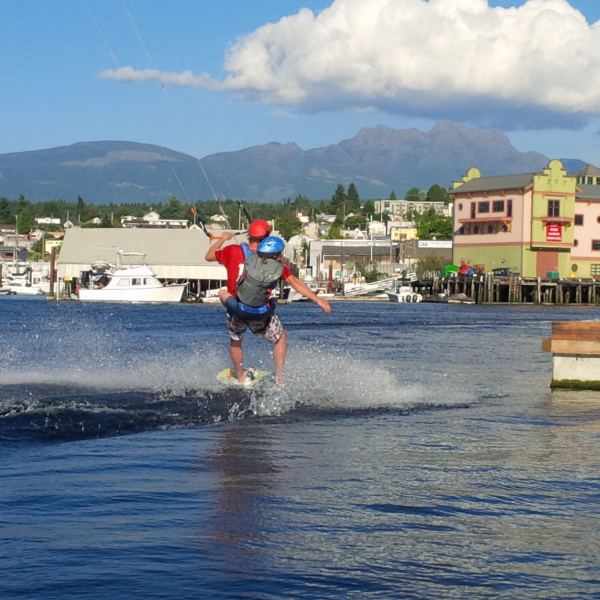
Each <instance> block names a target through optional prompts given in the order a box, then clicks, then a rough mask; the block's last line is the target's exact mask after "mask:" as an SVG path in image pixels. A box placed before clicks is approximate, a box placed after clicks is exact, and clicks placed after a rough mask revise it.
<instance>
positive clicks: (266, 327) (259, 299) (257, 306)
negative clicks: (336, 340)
mask: <svg viewBox="0 0 600 600" xmlns="http://www.w3.org/2000/svg"><path fill="white" fill-rule="evenodd" d="M265 224H266V226H267V227H266V228H265ZM270 230H271V228H270V226H269V225H268V223H266V221H262V220H258V221H253V222H252V223H250V228H249V230H248V235H249V243H248V244H247V250H246V249H245V248H243V247H242V246H243V245H241V244H240V245H237V244H236V245H231V246H226V247H225V248H223V249H222V250H221V246H222V244H223V243H224V242H225V241H227V240H230V239H231V238H232V237H233V233H232V232H222V233H221V234H220V235H219V236H218V237H217V236H214V238H213V239H215V242H214V243H213V244H212V245H211V246H210V248H209V249H208V251H207V253H206V255H205V259H206V260H207V261H209V262H210V261H217V262H219V264H222V265H223V266H224V267H225V268H226V269H227V288H226V289H221V290H220V292H219V297H220V298H221V301H222V302H223V304H224V306H225V308H226V309H227V319H226V324H227V330H228V332H229V339H230V345H229V354H230V356H231V362H232V364H233V374H234V376H235V378H236V380H237V382H238V383H239V384H240V385H248V384H249V383H251V379H250V378H249V377H248V376H247V375H246V373H245V371H244V351H243V348H242V339H243V335H244V333H245V331H246V329H250V331H252V333H254V334H255V335H260V336H262V337H264V338H265V339H266V340H267V341H269V342H271V343H272V344H273V361H274V370H275V379H276V381H277V382H278V383H279V384H283V383H284V375H283V373H284V368H285V359H286V354H287V333H286V331H285V329H284V327H283V325H282V323H281V321H280V319H279V317H278V316H277V315H276V314H275V307H276V304H275V302H273V301H272V300H271V298H270V296H271V292H272V290H273V289H274V288H275V287H276V286H277V284H278V283H279V281H280V280H283V281H285V282H286V283H287V284H288V285H290V286H291V287H292V288H293V289H294V290H296V291H297V292H298V293H300V294H302V295H303V296H305V297H306V298H307V299H309V300H311V301H313V302H314V303H315V304H317V305H318V306H319V307H320V308H321V309H322V310H323V311H324V312H326V313H327V314H330V313H331V306H330V304H329V302H328V300H327V299H326V298H321V297H320V296H318V295H317V294H315V293H314V292H313V291H312V290H311V289H310V288H309V287H308V286H307V285H306V284H305V283H304V282H303V281H302V280H300V279H298V277H296V276H295V275H292V274H291V272H290V270H289V269H288V268H287V267H286V266H285V265H283V264H282V263H281V257H282V252H283V250H284V249H285V242H284V241H283V240H282V239H281V238H278V237H275V236H269V233H270ZM265 232H266V234H265ZM260 234H263V236H262V238H261V237H260ZM211 238H212V236H211ZM230 248H233V249H232V250H230ZM236 248H237V249H236ZM241 257H245V258H244V260H240V258H241Z"/></svg>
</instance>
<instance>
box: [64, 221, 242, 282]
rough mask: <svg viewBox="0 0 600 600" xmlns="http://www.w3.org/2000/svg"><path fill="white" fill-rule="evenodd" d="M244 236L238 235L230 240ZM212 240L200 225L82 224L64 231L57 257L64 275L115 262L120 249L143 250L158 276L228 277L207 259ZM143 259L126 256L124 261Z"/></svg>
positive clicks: (145, 259) (144, 259)
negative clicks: (84, 225)
mask: <svg viewBox="0 0 600 600" xmlns="http://www.w3.org/2000/svg"><path fill="white" fill-rule="evenodd" d="M244 239H245V237H244V236H238V237H236V238H234V239H233V240H232V242H231V243H239V242H241V241H243V240H244ZM209 244H210V240H209V239H208V237H207V236H206V234H205V233H204V232H203V231H201V230H197V229H145V228H144V229H137V228H133V229H129V228H127V229H126V228H79V227H73V228H72V229H68V230H67V231H65V239H64V241H63V244H62V249H61V251H60V255H59V257H58V260H57V264H58V267H59V274H60V275H61V276H64V275H71V276H78V275H79V273H80V271H82V270H86V269H89V267H90V265H91V264H92V263H93V262H96V261H104V262H108V263H111V264H115V263H116V260H117V252H118V251H119V250H120V251H122V252H138V253H143V254H144V257H143V263H144V264H146V265H148V266H150V267H151V268H152V269H153V270H154V272H155V273H156V275H157V276H158V277H161V278H162V277H164V278H173V279H186V278H190V279H225V268H224V267H222V266H220V265H218V264H217V263H215V262H211V263H209V262H207V261H205V260H204V255H205V254H206V251H207V250H208V246H209ZM140 262H142V261H141V260H140V259H139V258H133V259H130V260H127V259H125V260H124V261H123V263H124V264H127V263H136V264H140Z"/></svg>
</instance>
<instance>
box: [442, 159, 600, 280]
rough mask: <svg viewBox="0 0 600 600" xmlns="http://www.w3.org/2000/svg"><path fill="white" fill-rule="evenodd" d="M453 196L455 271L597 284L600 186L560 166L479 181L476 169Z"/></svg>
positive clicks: (456, 186)
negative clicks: (462, 267)
mask: <svg viewBox="0 0 600 600" xmlns="http://www.w3.org/2000/svg"><path fill="white" fill-rule="evenodd" d="M586 177H587V176H586ZM590 177H591V175H590ZM586 181H587V179H586ZM598 181H600V180H598ZM450 195H451V197H452V198H453V200H454V219H453V224H454V227H453V230H454V251H453V262H454V263H455V264H459V263H460V262H461V261H465V262H467V263H469V264H471V265H472V266H473V267H476V266H479V267H481V268H482V269H484V270H486V271H489V270H491V269H494V268H498V267H505V268H508V269H511V270H514V271H518V272H519V273H521V274H522V275H523V276H524V277H542V278H547V277H561V278H566V277H574V276H576V277H597V276H600V227H599V225H598V224H599V223H600V185H598V184H593V185H589V184H587V183H586V184H583V183H579V184H578V182H577V178H576V177H574V176H570V175H568V174H567V172H566V170H565V169H564V167H563V165H562V163H561V162H560V161H559V160H551V161H550V162H549V163H548V166H547V167H546V168H545V169H543V170H542V171H541V172H540V173H525V174H518V175H502V176H495V177H482V176H481V173H480V171H479V170H478V169H476V168H471V169H469V170H468V171H467V173H466V175H465V176H464V177H463V178H462V180H460V181H457V182H455V183H454V184H453V187H452V190H451V191H450Z"/></svg>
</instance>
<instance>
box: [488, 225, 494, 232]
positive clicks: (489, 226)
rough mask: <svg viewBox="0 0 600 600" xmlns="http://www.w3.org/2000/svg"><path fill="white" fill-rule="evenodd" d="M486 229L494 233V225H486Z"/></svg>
mask: <svg viewBox="0 0 600 600" xmlns="http://www.w3.org/2000/svg"><path fill="white" fill-rule="evenodd" d="M487 231H488V233H494V226H493V225H488V228H487Z"/></svg>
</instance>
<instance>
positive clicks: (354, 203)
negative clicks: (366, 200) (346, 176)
mask: <svg viewBox="0 0 600 600" xmlns="http://www.w3.org/2000/svg"><path fill="white" fill-rule="evenodd" d="M346 196H347V198H348V202H347V205H346V214H348V213H351V212H353V213H357V212H358V211H359V210H360V198H359V196H358V191H357V190H356V186H355V185H354V183H351V184H350V185H349V186H348V192H347V194H346Z"/></svg>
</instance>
